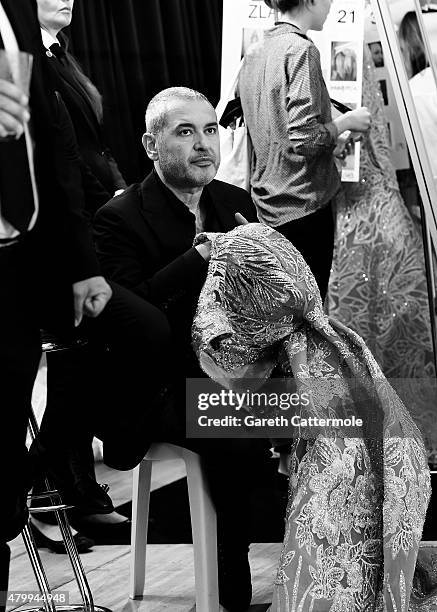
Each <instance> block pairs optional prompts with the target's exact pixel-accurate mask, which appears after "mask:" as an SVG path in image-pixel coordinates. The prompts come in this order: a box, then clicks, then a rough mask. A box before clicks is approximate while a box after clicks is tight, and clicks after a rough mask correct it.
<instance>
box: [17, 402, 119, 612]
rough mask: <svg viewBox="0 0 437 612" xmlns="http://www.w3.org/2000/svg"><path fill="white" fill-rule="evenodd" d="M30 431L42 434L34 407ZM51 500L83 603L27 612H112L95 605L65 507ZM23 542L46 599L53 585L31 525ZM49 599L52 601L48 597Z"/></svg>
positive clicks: (27, 611)
mask: <svg viewBox="0 0 437 612" xmlns="http://www.w3.org/2000/svg"><path fill="white" fill-rule="evenodd" d="M29 431H30V436H31V438H32V440H34V439H35V438H36V436H37V434H38V432H39V427H38V422H37V420H36V417H35V414H34V412H33V410H32V408H31V409H30V415H29ZM45 484H46V487H47V490H48V491H52V490H53V487H52V486H51V483H50V480H49V479H48V478H45ZM59 497H60V496H59ZM49 498H50V502H51V504H52V505H53V506H55V508H54V509H53V511H54V513H55V516H56V520H57V522H58V525H59V528H60V530H61V534H62V539H63V540H64V544H65V548H66V551H67V555H68V558H69V560H70V563H71V567H72V568H73V572H74V577H75V580H76V583H77V586H78V588H79V592H80V595H81V598H82V602H83V603H82V604H79V605H66V606H56V607H55V605H54V603H53V602H51V601H50V602H49V601H48V602H47V603H46V604H45V607H44V608H35V609H33V610H26V612H56V611H59V612H62V611H65V612H112V611H111V610H109V608H104V607H102V606H96V605H95V604H94V601H93V596H92V593H91V589H90V586H89V584H88V580H87V578H86V574H85V571H84V569H83V565H82V561H81V560H80V556H79V553H78V552H77V548H76V543H75V541H74V539H73V534H72V533H71V528H70V523H69V522H68V518H67V514H66V511H65V507H64V508H63V507H59V505H56V504H55V502H54V501H53V499H52V496H49ZM67 507H68V506H67ZM37 511H39V512H40V511H41V508H37ZM23 539H24V544H25V546H26V550H27V552H28V555H29V558H30V562H31V565H32V569H33V571H34V574H35V578H36V580H37V583H38V586H39V588H40V590H41V593H42V594H43V595H44V596H47V595H50V586H49V583H48V580H47V577H46V575H45V571H44V567H43V565H42V562H41V559H40V556H39V553H38V549H37V547H36V545H35V543H34V541H33V537H32V534H31V533H30V529H29V527H28V526H26V527H25V528H24V530H23ZM47 599H49V597H48V598H47ZM47 606H48V607H47Z"/></svg>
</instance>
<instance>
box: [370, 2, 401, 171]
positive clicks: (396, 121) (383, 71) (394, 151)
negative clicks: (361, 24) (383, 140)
mask: <svg viewBox="0 0 437 612" xmlns="http://www.w3.org/2000/svg"><path fill="white" fill-rule="evenodd" d="M364 41H365V43H366V45H367V46H368V48H369V51H370V53H371V55H372V59H373V63H374V64H375V71H376V78H377V79H378V82H379V87H380V89H381V95H382V100H383V102H384V116H385V118H386V120H387V137H388V141H389V147H390V150H391V158H392V161H393V166H394V167H395V169H396V170H404V169H406V168H409V167H410V161H409V158H408V148H407V143H406V140H405V135H404V131H403V129H402V122H401V118H400V116H399V111H398V105H397V102H396V100H395V96H394V93H393V87H392V84H391V81H390V76H389V74H388V70H387V66H386V65H385V61H384V53H383V50H382V44H381V40H380V35H379V33H378V29H377V27H376V23H375V22H374V20H373V17H372V15H371V13H370V12H369V14H368V15H367V16H366V23H365V32H364Z"/></svg>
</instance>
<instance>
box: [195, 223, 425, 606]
mask: <svg viewBox="0 0 437 612" xmlns="http://www.w3.org/2000/svg"><path fill="white" fill-rule="evenodd" d="M206 239H210V240H212V252H211V260H210V264H209V270H208V276H207V280H206V282H205V285H204V287H203V290H202V292H201V295H200V298H199V303H198V309H197V313H196V316H195V319H194V323H193V345H194V348H195V350H196V352H197V355H198V357H199V361H200V364H201V366H202V368H203V369H204V371H205V372H206V373H207V374H208V375H209V376H211V378H214V379H215V380H217V381H218V382H220V383H221V384H222V385H225V386H227V387H229V388H231V389H238V388H239V386H241V384H243V385H244V384H245V380H246V379H251V380H252V379H258V380H259V385H263V384H264V382H265V381H267V380H268V379H269V377H270V376H271V374H272V372H273V371H275V373H276V372H278V370H279V373H280V376H283V377H286V378H288V379H289V380H290V379H291V378H292V377H293V379H294V381H295V383H296V385H297V388H298V390H299V391H300V393H302V392H303V391H304V390H307V391H309V392H310V394H311V395H310V396H311V401H310V402H309V404H308V405H306V406H305V405H301V406H300V408H299V409H298V410H299V414H300V416H301V417H302V416H305V417H308V416H318V417H319V418H323V417H327V416H328V417H329V416H331V417H332V416H336V417H342V416H343V417H344V416H345V415H347V414H350V409H351V407H352V408H353V409H354V411H355V413H356V414H357V416H359V417H360V418H362V419H363V427H362V428H361V429H360V428H358V429H355V430H353V434H351V433H350V430H349V431H347V430H346V428H345V427H341V426H340V425H337V424H336V425H335V426H330V427H326V428H324V429H323V430H322V431H320V432H319V433H317V435H315V434H314V431H313V430H309V431H306V430H305V429H300V432H299V437H298V438H297V439H295V440H294V441H293V444H292V446H293V459H292V462H291V471H290V484H289V502H288V508H287V513H286V517H285V537H284V543H283V548H282V553H281V556H280V560H279V568H278V572H277V577H276V580H275V586H274V593H273V602H272V606H271V608H270V610H271V612H364V611H367V612H375V611H378V612H382V611H387V612H401V611H402V612H406V611H407V609H408V605H409V598H410V592H411V587H412V580H413V573H414V567H415V562H416V557H417V551H418V547H419V541H420V537H421V531H422V527H423V522H424V517H425V512H426V508H427V504H428V500H429V494H430V478H429V471H428V466H427V460H426V453H425V449H424V446H423V442H422V439H421V435H420V433H419V430H418V429H417V427H416V426H415V424H414V422H413V420H412V419H411V417H410V416H409V414H408V411H407V410H406V408H405V406H404V405H403V404H402V402H401V401H400V399H399V397H398V396H397V395H396V393H395V392H394V390H393V389H392V387H391V386H390V385H389V384H388V382H387V380H386V379H385V377H384V376H383V374H382V372H381V370H380V368H379V366H378V365H377V363H376V361H375V359H374V358H373V357H372V355H371V353H370V351H369V350H368V348H367V347H366V345H365V344H364V342H363V340H362V339H361V338H360V337H359V336H358V335H357V334H356V333H355V332H353V331H352V330H350V329H348V328H347V327H345V326H344V325H342V324H341V323H339V322H338V321H336V320H335V319H332V318H328V316H327V315H326V314H325V313H324V311H323V307H322V302H321V298H320V294H319V291H318V288H317V285H316V282H315V280H314V277H313V275H312V273H311V271H310V269H309V267H308V266H307V264H306V263H305V261H304V260H303V258H302V256H301V255H300V253H299V252H298V251H297V250H296V249H295V248H294V247H293V246H292V244H291V243H290V242H288V241H287V240H286V239H285V238H284V237H283V236H282V235H281V234H279V233H278V232H276V231H275V230H273V229H271V228H268V227H266V226H263V225H260V224H248V225H244V226H240V227H237V228H235V229H234V230H232V231H231V232H229V233H227V234H201V235H199V236H198V237H197V241H198V242H201V241H203V240H206ZM348 411H349V412H348Z"/></svg>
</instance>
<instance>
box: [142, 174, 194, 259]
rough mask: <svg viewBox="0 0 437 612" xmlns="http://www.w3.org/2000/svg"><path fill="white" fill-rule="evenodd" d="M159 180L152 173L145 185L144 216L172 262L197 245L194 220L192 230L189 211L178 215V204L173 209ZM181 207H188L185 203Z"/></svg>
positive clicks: (143, 197)
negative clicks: (187, 214)
mask: <svg viewBox="0 0 437 612" xmlns="http://www.w3.org/2000/svg"><path fill="white" fill-rule="evenodd" d="M158 181H159V179H158V178H157V177H156V176H155V175H154V173H153V172H152V173H151V174H149V175H148V176H147V177H146V178H145V179H144V181H143V182H142V183H141V214H142V216H143V217H144V219H145V221H146V223H147V225H148V226H149V228H150V230H151V231H152V232H153V234H154V235H155V238H156V240H157V241H158V243H159V245H160V246H161V247H162V251H163V252H164V253H168V254H169V258H168V259H169V261H171V260H172V259H174V258H175V257H177V256H179V255H180V254H181V253H183V252H185V251H186V250H188V249H189V248H191V246H192V245H193V239H194V220H193V224H192V229H191V227H190V225H191V224H190V219H189V217H186V215H185V214H184V213H185V211H183V210H182V211H181V214H180V215H179V214H178V213H177V211H176V210H175V206H177V203H175V206H173V205H172V204H173V203H172V202H171V203H170V202H169V201H168V199H167V198H166V194H165V192H164V191H163V188H162V186H161V185H160V184H159V182H158ZM180 205H181V206H184V204H183V203H182V202H181V203H180ZM184 228H185V229H184ZM181 230H182V231H181Z"/></svg>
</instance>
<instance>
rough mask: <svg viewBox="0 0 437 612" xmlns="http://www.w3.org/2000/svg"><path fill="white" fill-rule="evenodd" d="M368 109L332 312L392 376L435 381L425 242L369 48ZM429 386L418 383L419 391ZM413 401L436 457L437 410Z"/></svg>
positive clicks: (338, 250)
mask: <svg viewBox="0 0 437 612" xmlns="http://www.w3.org/2000/svg"><path fill="white" fill-rule="evenodd" d="M363 106H367V107H368V109H369V110H370V112H371V115H372V123H371V127H370V130H369V132H368V134H366V135H365V136H364V139H363V142H362V145H361V156H360V182H358V183H343V185H342V191H341V192H340V194H339V195H338V196H337V197H336V199H335V211H336V237H335V248H334V256H333V263H332V270H331V277H330V281H329V289H328V294H327V299H326V305H327V310H328V312H329V314H330V315H331V316H333V317H335V318H336V319H338V320H340V321H342V322H343V323H344V324H345V325H347V326H349V327H351V328H352V329H353V330H354V331H356V332H357V333H358V334H359V335H360V336H362V338H363V339H364V341H365V342H366V344H367V346H368V347H369V349H370V350H371V351H372V354H373V356H374V357H375V359H376V361H377V362H378V364H379V365H380V367H381V369H382V371H383V372H384V374H385V376H387V377H388V378H393V379H428V380H429V379H433V378H435V375H436V374H435V368H434V360H433V346H432V333H431V323H430V312H429V302H428V288H427V282H426V275H425V261H424V245H423V241H422V236H421V234H420V230H419V228H418V227H417V225H416V224H415V222H414V221H413V219H412V217H411V215H410V212H409V210H408V208H407V206H406V205H405V203H404V201H403V199H402V196H401V194H400V191H399V186H398V183H397V180H396V174H395V171H394V169H393V164H392V161H391V156H390V149H389V146H388V140H387V128H386V122H385V119H384V113H383V99H382V95H381V91H380V88H379V85H378V82H377V79H376V77H375V70H374V66H373V62H372V59H371V57H370V53H369V51H368V49H367V45H365V54H364V69H363ZM420 387H422V388H423V385H422V383H421V382H419V384H418V385H417V386H416V390H415V394H416V395H417V390H418V389H419V388H420ZM413 396H414V393H413V394H412V395H411V396H410V401H409V402H408V404H409V409H410V411H411V412H412V414H413V416H414V419H415V422H416V423H417V424H418V426H419V428H420V429H421V431H422V434H423V435H424V436H425V443H426V446H427V448H428V452H429V455H430V456H431V454H436V455H437V427H436V426H435V419H436V416H435V415H436V412H435V405H434V403H433V402H432V401H429V397H422V398H421V399H420V398H416V400H414V397H413Z"/></svg>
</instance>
